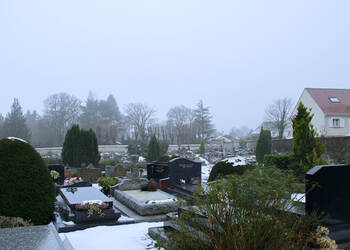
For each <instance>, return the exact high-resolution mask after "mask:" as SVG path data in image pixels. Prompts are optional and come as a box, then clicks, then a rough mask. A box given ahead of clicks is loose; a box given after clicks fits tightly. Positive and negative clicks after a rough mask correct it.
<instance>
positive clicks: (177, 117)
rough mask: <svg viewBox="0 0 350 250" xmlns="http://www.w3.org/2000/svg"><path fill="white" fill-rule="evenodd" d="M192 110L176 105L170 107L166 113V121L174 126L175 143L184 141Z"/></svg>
mask: <svg viewBox="0 0 350 250" xmlns="http://www.w3.org/2000/svg"><path fill="white" fill-rule="evenodd" d="M192 116H193V115H192V110H191V109H190V108H187V107H185V106H183V105H182V106H176V107H174V108H171V109H170V110H169V111H168V113H167V117H168V121H169V123H170V124H172V125H173V126H174V127H175V130H176V139H177V144H179V145H180V144H181V143H184V137H185V134H186V129H189V128H190V123H191V121H192V120H193V119H192Z"/></svg>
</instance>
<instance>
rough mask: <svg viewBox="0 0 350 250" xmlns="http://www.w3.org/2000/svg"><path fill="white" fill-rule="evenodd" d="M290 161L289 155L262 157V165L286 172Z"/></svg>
mask: <svg viewBox="0 0 350 250" xmlns="http://www.w3.org/2000/svg"><path fill="white" fill-rule="evenodd" d="M291 160H292V156H291V155H287V154H267V155H265V156H264V165H265V166H267V167H270V166H275V167H276V168H279V169H282V170H287V169H288V167H289V164H290V162H291Z"/></svg>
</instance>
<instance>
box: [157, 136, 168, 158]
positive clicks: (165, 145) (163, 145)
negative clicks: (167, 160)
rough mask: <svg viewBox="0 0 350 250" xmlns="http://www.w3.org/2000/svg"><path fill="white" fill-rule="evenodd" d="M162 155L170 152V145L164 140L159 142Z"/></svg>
mask: <svg viewBox="0 0 350 250" xmlns="http://www.w3.org/2000/svg"><path fill="white" fill-rule="evenodd" d="M158 143H159V150H160V155H165V154H166V153H167V152H168V148H169V144H168V143H167V142H166V141H164V140H159V141H158Z"/></svg>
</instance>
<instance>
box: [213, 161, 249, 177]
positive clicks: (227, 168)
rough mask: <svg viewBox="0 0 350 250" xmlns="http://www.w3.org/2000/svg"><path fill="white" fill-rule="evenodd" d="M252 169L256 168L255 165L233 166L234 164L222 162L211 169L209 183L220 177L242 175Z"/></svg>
mask: <svg viewBox="0 0 350 250" xmlns="http://www.w3.org/2000/svg"><path fill="white" fill-rule="evenodd" d="M252 168H254V165H238V166H233V164H232V163H229V162H226V161H220V162H218V163H216V164H215V165H214V166H213V168H212V169H211V171H210V175H209V179H208V181H214V180H215V179H217V178H218V177H220V176H222V177H224V176H227V175H231V174H236V175H242V174H243V173H244V172H245V171H246V170H248V169H252Z"/></svg>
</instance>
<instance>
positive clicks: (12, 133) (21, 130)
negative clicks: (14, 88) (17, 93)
mask: <svg viewBox="0 0 350 250" xmlns="http://www.w3.org/2000/svg"><path fill="white" fill-rule="evenodd" d="M2 136H3V137H18V138H21V139H24V140H27V141H29V140H30V137H31V134H30V131H29V129H28V127H27V125H26V119H25V117H24V115H23V112H22V107H21V105H20V104H19V101H18V99H17V98H15V99H14V101H13V104H12V106H11V111H10V112H9V113H7V115H6V118H5V121H4V124H3V126H2Z"/></svg>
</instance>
